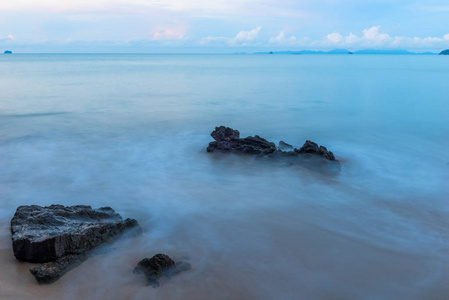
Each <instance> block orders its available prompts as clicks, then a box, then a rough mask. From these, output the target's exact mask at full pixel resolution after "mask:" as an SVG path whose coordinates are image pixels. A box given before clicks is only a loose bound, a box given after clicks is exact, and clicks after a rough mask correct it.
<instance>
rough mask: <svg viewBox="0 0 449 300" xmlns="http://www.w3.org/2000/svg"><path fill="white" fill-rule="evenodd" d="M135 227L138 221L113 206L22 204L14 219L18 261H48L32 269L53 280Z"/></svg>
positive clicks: (39, 276)
mask: <svg viewBox="0 0 449 300" xmlns="http://www.w3.org/2000/svg"><path fill="white" fill-rule="evenodd" d="M131 228H135V229H138V230H140V227H139V224H138V223H137V221H136V220H133V219H126V220H125V221H123V219H122V217H121V216H120V215H119V214H117V213H116V212H115V211H114V210H113V209H112V208H110V207H102V208H99V209H92V208H91V207H90V206H85V205H77V206H62V205H51V206H47V207H42V206H38V205H31V206H20V207H19V208H17V211H16V213H15V214H14V217H13V218H12V220H11V233H12V246H13V251H14V255H15V257H16V258H17V259H18V260H20V261H26V262H32V263H44V264H42V265H40V266H38V267H35V268H33V269H31V270H30V271H31V273H32V274H33V275H35V277H36V279H37V281H38V282H40V283H49V282H53V281H55V280H57V279H58V278H59V277H61V276H62V275H63V274H65V273H66V272H67V271H69V270H71V269H73V267H75V266H77V265H79V264H80V263H81V262H82V261H84V260H85V259H87V258H88V254H89V253H90V251H91V250H93V249H94V248H96V247H98V246H100V245H102V244H104V243H106V242H108V241H111V240H112V239H114V238H116V237H118V236H120V235H121V234H122V233H124V232H125V231H127V230H129V229H131Z"/></svg>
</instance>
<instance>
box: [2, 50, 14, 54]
mask: <svg viewBox="0 0 449 300" xmlns="http://www.w3.org/2000/svg"><path fill="white" fill-rule="evenodd" d="M3 53H4V54H12V51H9V50H6V51H5V52H3Z"/></svg>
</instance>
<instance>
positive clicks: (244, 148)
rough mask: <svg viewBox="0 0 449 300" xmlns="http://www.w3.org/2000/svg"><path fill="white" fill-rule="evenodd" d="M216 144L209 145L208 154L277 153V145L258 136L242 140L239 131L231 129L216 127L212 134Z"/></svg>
mask: <svg viewBox="0 0 449 300" xmlns="http://www.w3.org/2000/svg"><path fill="white" fill-rule="evenodd" d="M210 135H211V136H212V137H213V138H214V140H215V141H214V142H211V143H209V146H208V147H207V152H213V151H216V150H218V151H223V152H235V153H241V154H262V155H264V154H265V155H266V154H270V153H273V152H274V151H276V145H275V144H274V143H271V142H269V141H267V140H266V139H264V138H261V137H260V136H258V135H256V136H254V137H252V136H249V137H246V138H244V139H241V138H240V133H239V131H238V130H234V129H232V128H229V127H224V126H220V127H216V128H215V130H214V131H212V133H211V134H210Z"/></svg>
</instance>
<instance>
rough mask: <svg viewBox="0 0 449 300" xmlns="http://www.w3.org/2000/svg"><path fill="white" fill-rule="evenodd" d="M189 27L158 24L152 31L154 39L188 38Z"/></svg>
mask: <svg viewBox="0 0 449 300" xmlns="http://www.w3.org/2000/svg"><path fill="white" fill-rule="evenodd" d="M188 29H189V27H188V26H186V25H179V26H157V27H156V28H154V29H153V30H152V32H151V36H152V38H151V39H152V40H156V41H157V40H182V39H186V38H187V31H188Z"/></svg>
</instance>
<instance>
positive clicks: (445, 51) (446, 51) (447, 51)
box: [440, 49, 449, 55]
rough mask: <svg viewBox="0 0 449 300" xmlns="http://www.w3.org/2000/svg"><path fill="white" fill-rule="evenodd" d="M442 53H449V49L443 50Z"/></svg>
mask: <svg viewBox="0 0 449 300" xmlns="http://www.w3.org/2000/svg"><path fill="white" fill-rule="evenodd" d="M440 55H449V49H447V50H443V51H441V52H440Z"/></svg>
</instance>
